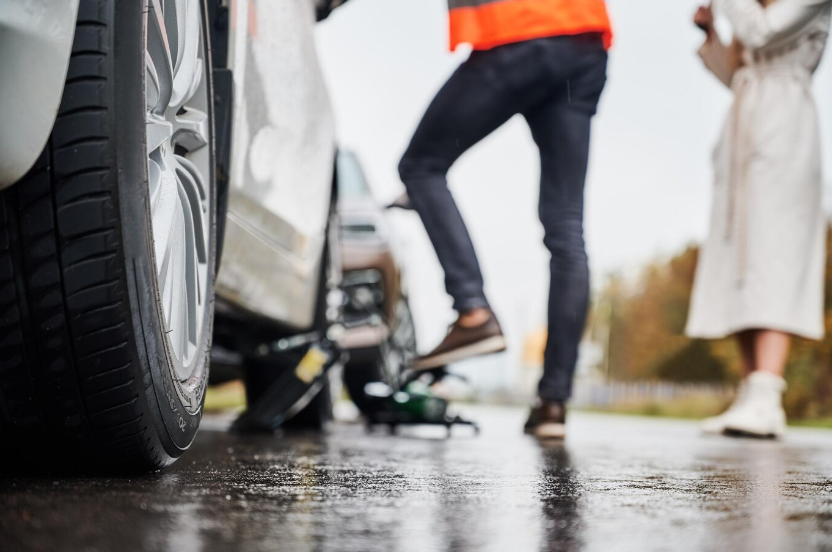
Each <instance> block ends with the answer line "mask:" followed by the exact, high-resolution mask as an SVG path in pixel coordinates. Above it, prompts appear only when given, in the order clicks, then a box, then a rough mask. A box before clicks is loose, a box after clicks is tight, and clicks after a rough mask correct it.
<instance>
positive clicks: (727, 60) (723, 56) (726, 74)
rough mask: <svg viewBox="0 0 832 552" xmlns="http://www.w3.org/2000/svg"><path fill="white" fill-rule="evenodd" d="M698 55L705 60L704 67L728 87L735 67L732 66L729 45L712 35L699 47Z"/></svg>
mask: <svg viewBox="0 0 832 552" xmlns="http://www.w3.org/2000/svg"><path fill="white" fill-rule="evenodd" d="M699 57H701V58H702V61H704V62H705V67H707V68H708V70H710V72H711V73H713V74H714V75H716V78H718V79H719V80H720V82H722V84H724V85H725V86H727V87H728V88H731V81H732V80H733V79H734V72H735V71H736V67H732V63H731V53H730V47H728V46H726V45H725V44H723V43H722V41H721V40H720V39H719V37H716V36H714V37H712V38H709V39H708V40H706V41H705V44H703V45H702V47H701V48H699Z"/></svg>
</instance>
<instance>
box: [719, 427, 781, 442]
mask: <svg viewBox="0 0 832 552" xmlns="http://www.w3.org/2000/svg"><path fill="white" fill-rule="evenodd" d="M722 434H723V435H725V436H727V437H747V438H751V439H777V438H779V437H781V436H782V435H783V434H782V433H775V432H771V431H769V432H757V431H749V430H747V429H738V428H735V427H726V428H725V430H724V431H723V432H722Z"/></svg>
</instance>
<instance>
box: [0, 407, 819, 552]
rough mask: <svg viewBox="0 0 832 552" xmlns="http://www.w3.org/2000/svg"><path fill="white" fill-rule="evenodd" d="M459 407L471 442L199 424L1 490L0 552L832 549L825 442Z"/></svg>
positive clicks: (348, 430) (354, 430) (814, 437)
mask: <svg viewBox="0 0 832 552" xmlns="http://www.w3.org/2000/svg"><path fill="white" fill-rule="evenodd" d="M469 413H470V414H471V415H472V416H473V417H474V418H476V419H478V420H479V421H480V422H481V423H482V425H483V433H482V435H481V436H480V437H478V438H477V437H473V436H471V435H470V434H469V433H467V432H466V431H465V429H464V428H460V429H459V430H458V431H459V433H458V434H457V436H456V437H454V438H453V439H450V440H445V439H444V438H443V437H444V432H442V431H438V432H437V431H435V430H432V429H430V428H428V429H426V430H424V431H421V430H410V431H407V432H404V433H403V434H402V435H400V436H398V437H389V436H387V435H386V434H383V433H375V434H370V435H368V434H366V433H365V432H364V431H363V429H362V428H361V427H359V426H351V425H339V426H336V427H335V428H334V429H333V431H332V432H331V433H330V434H329V435H328V436H326V437H316V436H314V435H295V436H291V437H283V438H279V439H277V438H266V437H257V438H252V437H238V436H232V435H228V434H226V433H224V432H222V431H218V430H215V431H203V432H201V433H200V434H199V436H198V437H197V442H196V443H195V445H194V448H193V450H191V451H190V452H189V453H188V454H187V455H186V456H185V457H184V459H183V460H182V461H180V462H179V463H178V464H176V465H174V466H173V467H172V468H171V469H169V470H167V471H165V472H163V473H160V474H156V475H150V476H146V477H142V478H133V479H116V478H109V479H97V480H95V479H85V478H74V479H54V478H48V479H23V478H16V479H15V478H13V479H0V550H3V551H17V550H62V551H64V550H67V551H68V550H89V551H98V550H101V551H118V552H130V551H133V550H176V551H178V552H187V551H192V550H193V551H202V550H204V551H214V550H234V551H248V550H316V551H317V550H332V551H339V552H342V551H362V552H364V551H371V550H380V551H385V552H387V551H392V550H407V551H409V550H412V551H420V552H421V551H429V550H459V551H467V550H477V551H479V550H496V551H504V550H510V551H517V552H519V551H525V550H575V549H586V550H638V551H644V550H731V551H734V550H754V551H760V550H808V549H824V548H829V547H832V432H824V431H812V430H792V432H791V433H790V434H789V436H788V438H787V439H786V440H785V441H783V442H780V443H773V442H762V441H736V440H728V439H722V438H704V437H700V436H699V435H698V433H697V431H696V426H695V425H694V424H690V423H684V422H677V421H663V420H649V419H641V418H627V417H612V416H601V415H589V414H576V415H574V416H573V418H572V420H571V421H570V428H569V429H570V437H569V441H568V442H567V444H566V445H562V446H561V445H553V446H541V445H539V444H538V443H537V442H536V441H534V440H533V439H531V438H527V437H525V436H523V435H522V434H520V433H518V431H519V429H520V428H521V427H522V422H523V415H524V412H523V411H520V410H515V409H485V408H476V409H472V410H471V411H470V412H469ZM219 425H220V421H219V420H208V423H207V424H206V426H214V427H215V428H217V429H219Z"/></svg>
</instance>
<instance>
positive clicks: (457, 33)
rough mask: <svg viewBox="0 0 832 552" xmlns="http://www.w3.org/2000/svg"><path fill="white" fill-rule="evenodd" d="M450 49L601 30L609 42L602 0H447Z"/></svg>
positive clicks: (609, 31) (478, 48)
mask: <svg viewBox="0 0 832 552" xmlns="http://www.w3.org/2000/svg"><path fill="white" fill-rule="evenodd" d="M448 7H449V9H450V23H451V50H454V49H456V47H457V46H459V45H460V44H464V43H467V44H470V45H471V46H473V48H474V49H475V50H488V49H490V48H494V47H495V46H500V45H502V44H509V43H512V42H522V41H524V40H532V39H535V38H544V37H547V36H558V35H576V34H583V33H601V34H602V35H603V37H604V45H605V46H606V47H607V48H609V47H610V46H611V45H612V25H611V24H610V19H609V15H608V14H607V6H606V4H605V2H604V0H448Z"/></svg>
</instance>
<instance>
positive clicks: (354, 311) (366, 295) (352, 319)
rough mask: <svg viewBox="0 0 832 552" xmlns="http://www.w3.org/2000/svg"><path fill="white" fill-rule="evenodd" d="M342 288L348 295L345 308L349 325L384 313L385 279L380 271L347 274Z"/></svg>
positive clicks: (358, 271)
mask: <svg viewBox="0 0 832 552" xmlns="http://www.w3.org/2000/svg"><path fill="white" fill-rule="evenodd" d="M342 287H343V290H344V292H345V293H346V295H347V304H346V306H345V307H344V319H345V321H346V323H347V325H350V324H351V323H352V324H358V323H361V322H363V321H365V320H367V318H368V317H370V316H372V315H374V314H381V313H383V312H384V278H383V276H382V274H381V272H379V271H378V270H355V271H351V272H346V273H344V279H343V283H342ZM366 299H369V301H366ZM365 301H366V302H365Z"/></svg>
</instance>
